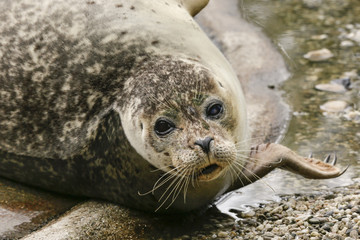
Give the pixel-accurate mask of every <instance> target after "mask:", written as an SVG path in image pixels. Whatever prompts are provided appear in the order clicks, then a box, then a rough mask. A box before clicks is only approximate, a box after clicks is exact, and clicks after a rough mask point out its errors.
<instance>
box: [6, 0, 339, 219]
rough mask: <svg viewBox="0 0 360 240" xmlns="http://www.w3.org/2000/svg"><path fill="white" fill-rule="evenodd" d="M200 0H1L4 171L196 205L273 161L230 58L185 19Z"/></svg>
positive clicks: (287, 159)
mask: <svg viewBox="0 0 360 240" xmlns="http://www.w3.org/2000/svg"><path fill="white" fill-rule="evenodd" d="M206 4H207V1H202V0H197V1H191V0H188V1H186V0H182V1H181V0H159V1H145V0H136V1H131V2H129V1H125V0H110V1H105V0H96V1H75V0H62V1H50V0H39V1H35V2H34V1H30V0H14V1H6V0H3V1H1V2H0V6H1V8H0V9H1V10H0V19H1V22H2V24H1V25H0V33H1V36H2V38H1V43H0V44H1V48H0V176H3V177H6V178H9V179H12V180H15V181H18V182H22V183H26V184H29V185H32V186H36V187H41V188H44V189H48V190H52V191H57V192H61V193H67V194H72V195H77V196H87V197H93V198H99V199H106V200H109V201H112V202H116V203H120V204H123V205H125V206H128V207H132V208H137V209H141V210H147V211H154V210H156V211H157V210H159V211H167V212H171V211H191V210H194V209H197V208H200V207H201V206H204V205H206V204H209V203H210V202H211V201H213V200H214V199H215V198H216V197H218V196H220V195H221V194H223V193H225V192H227V191H230V190H232V189H236V188H239V187H242V186H245V185H247V184H249V183H251V182H253V181H256V180H257V179H259V178H261V177H263V176H264V175H266V174H267V173H268V172H270V171H271V170H272V169H274V168H276V167H280V168H284V169H287V170H290V171H293V172H295V173H297V174H301V175H303V176H305V177H310V178H331V177H336V176H339V175H341V174H342V172H341V171H340V170H339V169H338V168H336V167H334V166H333V164H334V162H335V161H333V162H332V163H331V164H328V163H327V162H328V159H326V161H325V162H322V161H319V160H316V159H313V158H303V157H300V156H298V155H296V154H295V153H293V152H292V151H290V150H289V149H287V148H286V147H284V146H281V145H278V144H264V145H260V146H258V147H255V148H253V149H250V147H249V146H248V145H249V139H248V135H247V132H248V130H247V120H246V105H245V101H244V95H243V92H242V89H241V86H240V82H239V80H238V79H237V77H236V74H235V73H234V71H233V70H232V68H231V66H230V64H229V63H228V62H227V60H226V59H225V58H224V56H223V55H222V53H221V52H220V51H219V50H218V49H217V48H216V47H215V46H214V44H213V43H212V42H211V40H210V39H209V38H208V37H207V36H206V35H205V34H204V32H203V31H202V30H201V29H200V27H199V26H198V25H197V24H196V23H195V22H194V20H193V16H194V15H195V14H196V13H198V12H199V11H200V10H201V9H202V8H203V7H204V6H205V5H206Z"/></svg>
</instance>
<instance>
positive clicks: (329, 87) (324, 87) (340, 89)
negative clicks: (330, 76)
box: [315, 83, 346, 93]
mask: <svg viewBox="0 0 360 240" xmlns="http://www.w3.org/2000/svg"><path fill="white" fill-rule="evenodd" d="M315 89H317V90H319V91H326V92H335V93H344V92H346V89H345V87H344V86H342V85H340V84H331V83H330V84H329V83H324V84H317V85H316V86H315Z"/></svg>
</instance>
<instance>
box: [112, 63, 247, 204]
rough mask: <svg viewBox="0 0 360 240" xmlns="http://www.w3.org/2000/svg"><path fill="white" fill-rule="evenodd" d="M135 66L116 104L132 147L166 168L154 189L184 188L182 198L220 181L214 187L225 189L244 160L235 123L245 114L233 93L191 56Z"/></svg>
mask: <svg viewBox="0 0 360 240" xmlns="http://www.w3.org/2000/svg"><path fill="white" fill-rule="evenodd" d="M138 70H139V71H138V72H137V73H136V74H135V75H134V76H133V78H131V79H129V80H128V82H127V83H126V84H125V89H124V92H125V94H124V96H123V99H122V101H121V104H122V105H121V106H120V105H119V106H118V107H117V108H118V111H119V112H120V115H121V119H122V124H123V127H124V132H125V133H126V135H127V138H128V140H129V141H130V143H132V145H133V147H134V148H135V149H136V151H137V152H138V153H139V154H141V155H142V157H143V158H144V159H146V160H147V161H149V162H150V163H151V164H152V165H153V166H155V167H156V168H157V169H161V170H162V171H164V172H166V174H165V176H166V177H164V176H162V177H160V178H159V179H158V181H157V182H156V183H155V185H154V187H153V189H152V190H156V189H158V188H160V187H161V186H162V185H167V186H168V187H167V188H166V189H165V191H164V190H162V191H158V192H159V196H160V197H161V196H163V198H166V197H169V198H170V197H171V198H172V199H175V197H174V196H176V195H179V194H180V192H183V194H184V198H185V199H186V197H187V196H186V195H187V194H186V193H187V192H189V191H190V192H191V191H198V192H199V191H202V190H201V185H202V183H206V184H211V183H212V182H213V181H221V182H222V184H221V186H220V189H217V190H216V191H217V193H219V192H221V193H223V192H224V190H225V189H226V188H227V187H228V186H229V185H230V184H231V182H232V181H233V180H234V179H233V178H235V176H236V174H235V173H236V172H238V171H239V169H240V168H241V166H242V165H243V164H244V162H243V160H242V159H243V158H242V154H241V153H242V152H241V150H243V149H246V148H245V141H244V136H245V134H246V129H242V128H239V127H238V126H241V125H242V124H241V123H242V122H243V121H244V120H243V119H244V118H245V116H244V115H242V114H243V112H242V111H241V109H243V108H244V106H240V105H239V103H238V102H236V101H233V98H236V97H235V96H234V95H235V94H237V93H236V92H233V91H232V90H231V89H228V88H226V87H224V85H223V84H222V83H221V81H220V79H219V77H218V76H217V75H216V73H214V72H212V71H211V70H210V69H208V68H206V67H204V66H203V65H201V64H199V63H198V62H195V61H193V60H189V59H177V60H175V59H174V58H173V57H172V58H166V57H165V58H163V59H160V60H159V59H157V60H156V61H149V62H148V63H147V64H144V65H143V66H142V67H141V68H140V69H138ZM195 182H196V184H195ZM165 183H168V184H165ZM191 184H193V185H194V186H191V187H190V188H189V186H190V185H191ZM195 185H196V186H197V187H195ZM169 186H170V187H169ZM217 187H218V186H217ZM217 187H216V188H217ZM216 188H215V187H214V189H213V190H215V189H216ZM152 192H154V191H152ZM160 193H161V194H160ZM216 195H217V194H215V195H213V196H212V198H214V197H215V196H216ZM163 203H165V202H163ZM173 203H174V202H169V203H168V204H169V205H171V204H173ZM182 204H183V203H182Z"/></svg>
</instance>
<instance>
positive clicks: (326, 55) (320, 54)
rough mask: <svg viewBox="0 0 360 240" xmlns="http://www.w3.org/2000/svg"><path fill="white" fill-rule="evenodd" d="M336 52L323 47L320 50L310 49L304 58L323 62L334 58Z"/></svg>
mask: <svg viewBox="0 0 360 240" xmlns="http://www.w3.org/2000/svg"><path fill="white" fill-rule="evenodd" d="M333 56H334V54H333V53H332V52H331V51H330V50H329V49H327V48H322V49H320V50H315V51H310V52H308V53H306V54H305V55H304V58H306V59H308V60H309V61H312V62H321V61H326V60H328V59H330V58H332V57H333Z"/></svg>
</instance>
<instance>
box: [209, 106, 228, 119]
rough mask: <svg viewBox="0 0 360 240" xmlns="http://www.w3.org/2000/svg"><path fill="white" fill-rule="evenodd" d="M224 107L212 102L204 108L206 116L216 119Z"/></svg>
mask: <svg viewBox="0 0 360 240" xmlns="http://www.w3.org/2000/svg"><path fill="white" fill-rule="evenodd" d="M223 111H224V108H223V105H222V104H221V103H213V104H211V105H209V106H208V107H207V109H206V116H207V117H210V118H214V119H218V118H219V117H220V116H221V114H222V113H223Z"/></svg>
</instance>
